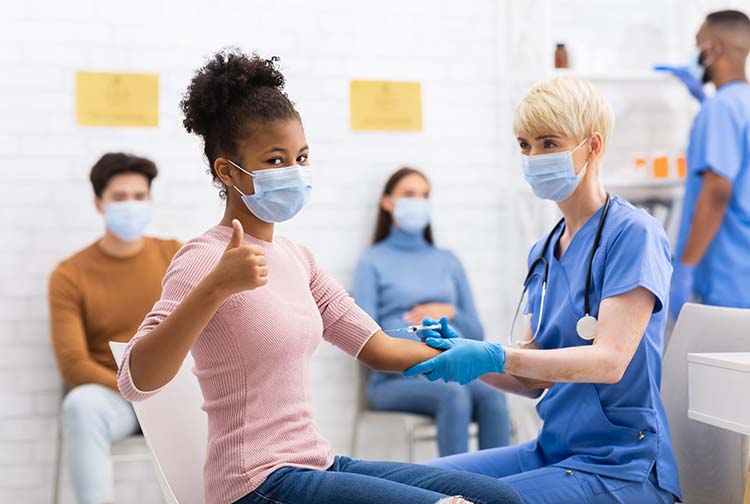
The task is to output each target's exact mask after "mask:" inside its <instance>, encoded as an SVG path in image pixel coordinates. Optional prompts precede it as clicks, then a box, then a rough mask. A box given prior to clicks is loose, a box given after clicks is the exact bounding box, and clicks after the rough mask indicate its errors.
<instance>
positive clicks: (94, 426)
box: [62, 384, 138, 504]
mask: <svg viewBox="0 0 750 504" xmlns="http://www.w3.org/2000/svg"><path fill="white" fill-rule="evenodd" d="M62 424H63V446H64V447H65V460H66V462H67V465H68V468H69V470H70V475H71V480H72V482H73V489H74V491H75V494H76V497H77V499H78V503H79V504H101V503H103V502H114V500H115V496H114V478H113V475H112V461H111V460H110V448H111V446H112V443H113V442H114V441H119V440H121V439H124V438H126V437H128V436H130V435H131V434H133V433H135V432H136V431H137V430H138V421H137V420H136V418H135V412H134V411H133V407H132V406H131V405H130V403H129V402H128V401H126V400H125V399H124V398H123V397H122V396H121V395H120V394H118V393H117V392H115V391H114V390H112V389H110V388H108V387H104V386H103V385H94V384H88V385H81V386H78V387H76V388H74V389H72V390H71V391H70V392H68V394H67V395H66V396H65V399H63V403H62Z"/></svg>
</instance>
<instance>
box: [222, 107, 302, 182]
mask: <svg viewBox="0 0 750 504" xmlns="http://www.w3.org/2000/svg"><path fill="white" fill-rule="evenodd" d="M250 131H251V134H250V135H249V136H248V138H247V139H245V140H242V141H240V142H238V145H237V153H238V157H239V159H232V161H234V162H235V163H237V164H238V165H240V166H241V167H242V168H243V169H244V170H246V171H248V172H254V171H260V170H269V169H272V168H286V167H288V166H294V165H301V166H307V165H309V164H310V160H309V158H308V155H309V151H310V148H309V147H308V146H307V139H306V138H305V130H304V129H303V128H302V123H301V122H300V121H299V120H298V119H290V120H281V121H275V122H271V123H268V124H263V125H258V126H255V127H251V130H250ZM217 165H218V166H217ZM214 166H215V167H216V172H217V174H219V178H220V179H221V180H222V182H224V185H226V186H227V187H230V186H233V185H236V186H237V187H238V188H239V189H240V190H241V191H242V192H243V193H245V194H255V188H254V187H253V181H252V177H250V176H249V175H247V174H245V173H243V172H242V171H240V170H238V169H237V168H235V167H233V166H232V165H231V164H229V163H228V162H226V159H222V158H218V159H217V160H216V163H215V164H214ZM229 194H232V192H231V191H230V193H229Z"/></svg>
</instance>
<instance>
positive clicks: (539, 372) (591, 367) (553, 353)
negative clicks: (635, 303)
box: [505, 345, 624, 383]
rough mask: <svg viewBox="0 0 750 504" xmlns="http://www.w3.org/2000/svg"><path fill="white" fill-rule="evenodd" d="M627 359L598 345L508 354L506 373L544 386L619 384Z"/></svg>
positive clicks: (515, 350) (507, 352)
mask: <svg viewBox="0 0 750 504" xmlns="http://www.w3.org/2000/svg"><path fill="white" fill-rule="evenodd" d="M623 358H624V356H620V355H616V352H614V351H613V350H612V349H607V348H602V347H600V346H598V345H590V346H576V347H568V348H558V349H553V350H541V351H540V350H517V349H507V350H506V361H505V372H506V373H507V374H511V375H515V376H518V377H521V378H526V379H531V380H535V381H541V382H579V383H616V382H618V381H619V380H620V377H621V376H620V375H621V370H623V369H624V366H623V364H622V363H621V362H620V361H621V360H622V359H623Z"/></svg>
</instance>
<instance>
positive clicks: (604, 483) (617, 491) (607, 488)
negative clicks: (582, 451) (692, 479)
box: [427, 443, 675, 504]
mask: <svg viewBox="0 0 750 504" xmlns="http://www.w3.org/2000/svg"><path fill="white" fill-rule="evenodd" d="M527 445H528V443H525V444H522V445H516V446H508V447H505V448H496V449H494V450H484V451H478V452H473V453H464V454H461V455H454V456H452V457H446V458H442V459H438V460H434V461H432V462H428V463H427V465H429V466H430V467H437V468H440V469H450V470H457V471H468V472H470V473H472V474H482V475H485V476H490V477H492V478H499V479H498V481H504V482H506V483H508V484H509V485H510V486H512V487H513V488H514V489H515V490H516V491H517V492H518V493H519V494H520V495H521V496H522V497H523V502H524V504H641V503H649V504H673V503H674V502H675V498H674V495H672V494H671V493H669V492H667V491H666V490H662V489H661V488H659V487H658V486H657V484H656V475H655V474H654V473H653V472H652V473H651V475H650V477H649V478H647V479H646V480H645V481H639V482H635V481H625V480H620V479H617V478H609V477H606V476H601V475H598V474H593V473H588V472H584V471H573V470H568V469H565V468H564V467H557V466H542V467H538V468H536V469H533V470H530V471H525V472H523V470H522V469H521V467H520V466H519V465H518V455H517V452H518V450H523V449H527Z"/></svg>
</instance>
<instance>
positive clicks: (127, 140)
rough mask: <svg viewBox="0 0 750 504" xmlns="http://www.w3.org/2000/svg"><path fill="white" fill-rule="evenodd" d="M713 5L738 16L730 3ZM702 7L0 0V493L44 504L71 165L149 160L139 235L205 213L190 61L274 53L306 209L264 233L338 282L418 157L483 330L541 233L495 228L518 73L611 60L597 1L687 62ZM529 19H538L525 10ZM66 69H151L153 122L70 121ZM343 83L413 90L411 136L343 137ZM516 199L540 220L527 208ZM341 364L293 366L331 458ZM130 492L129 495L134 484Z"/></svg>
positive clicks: (502, 316)
mask: <svg viewBox="0 0 750 504" xmlns="http://www.w3.org/2000/svg"><path fill="white" fill-rule="evenodd" d="M678 3H679V6H680V8H679V10H678ZM729 3H730V4H734V5H736V6H740V7H744V8H748V5H747V4H748V1H747V0H744V1H734V2H729ZM605 5H606V6H605ZM717 6H718V2H714V1H710V2H709V1H700V0H693V1H691V2H678V1H677V0H663V1H661V2H653V1H645V0H607V1H606V2H598V3H597V7H598V8H596V9H594V8H593V6H592V3H591V2H585V1H583V0H567V1H565V2H558V1H554V2H551V1H550V0H472V1H458V0H450V1H448V0H439V1H437V0H361V1H358V2H350V1H345V0H329V1H323V0H316V1H307V2H305V1H302V0H296V1H295V0H276V1H274V2H261V1H258V0H254V1H250V0H216V1H214V2H205V1H202V2H201V1H198V0H184V1H182V2H179V3H174V2H166V1H164V0H156V1H155V0H148V1H146V0H131V1H128V2H114V1H102V0H68V1H55V0H24V1H23V2H6V3H4V5H3V9H2V15H1V16H0V65H2V68H3V70H2V71H0V229H2V239H1V241H0V348H2V350H1V351H0V502H30V503H35V502H49V499H50V496H51V493H52V490H51V484H52V474H53V471H52V465H53V462H54V457H53V454H54V441H55V439H56V429H57V417H56V414H57V406H58V401H59V391H60V380H59V376H58V374H57V371H56V368H55V366H54V360H53V358H52V354H51V350H50V347H49V342H48V330H47V304H46V299H45V295H46V294H45V290H46V281H47V275H48V273H49V271H50V270H51V269H52V268H53V266H54V265H55V263H56V262H57V261H59V260H60V259H62V258H64V257H66V256H67V255H69V254H71V253H72V252H74V251H76V250H78V249H79V248H81V247H83V246H84V245H86V244H88V243H90V242H91V241H93V240H94V239H95V238H96V237H97V236H98V235H99V234H100V231H101V220H100V218H99V217H98V216H97V215H96V214H95V212H94V208H93V205H92V203H91V199H92V195H91V191H90V188H89V185H88V183H87V174H88V170H89V168H90V166H91V164H92V163H93V162H94V161H95V160H96V159H97V158H98V157H99V156H100V155H101V154H102V153H104V152H106V151H108V150H126V151H131V152H135V153H138V154H143V155H146V156H149V157H151V158H153V159H154V160H155V161H156V162H157V163H158V165H159V168H160V170H161V176H160V177H159V179H158V180H157V182H156V183H155V186H154V197H155V200H156V212H157V213H156V221H155V223H154V224H153V226H152V228H151V232H152V233H154V234H158V235H164V236H176V237H179V238H181V239H187V238H189V237H191V236H194V235H196V234H198V233H201V232H202V231H203V230H204V229H205V228H207V227H208V226H210V225H212V224H214V223H215V222H216V221H217V220H218V218H219V216H220V215H221V209H222V204H221V202H220V200H219V199H218V197H217V194H216V191H215V190H214V189H213V187H212V185H211V183H210V180H209V177H208V176H207V175H206V174H205V168H206V167H205V163H204V161H203V160H202V158H201V148H200V145H199V143H198V141H197V139H196V138H193V137H190V136H188V135H187V134H186V133H185V132H184V130H183V129H182V126H181V118H180V115H179V113H178V107H177V103H178V101H179V99H180V95H181V93H182V91H183V90H184V88H185V86H186V85H187V82H188V80H189V78H190V75H191V73H192V72H193V70H194V69H195V68H197V67H198V66H199V65H200V63H201V61H202V59H203V57H205V56H207V55H209V54H211V53H212V52H213V51H215V50H217V49H218V48H220V47H222V46H225V45H236V46H240V47H242V48H243V49H245V50H248V51H249V50H253V49H256V50H258V51H259V52H260V53H261V54H262V55H265V56H271V55H278V56H281V58H282V65H283V67H284V69H285V72H286V76H287V78H288V81H289V85H288V90H289V94H290V96H291V97H292V98H293V99H294V100H295V101H296V103H297V104H298V106H299V109H300V111H301V113H302V116H303V119H304V123H305V127H306V131H307V135H308V140H309V142H310V145H311V147H312V150H311V153H312V156H311V160H312V163H313V166H314V167H315V169H316V187H315V191H314V197H313V200H312V202H311V203H310V206H309V207H308V208H307V209H306V210H305V211H304V212H303V213H302V214H301V215H300V217H299V218H297V219H296V220H295V221H294V222H293V223H291V224H289V225H285V226H283V229H282V232H284V233H285V234H287V235H288V236H290V237H292V238H293V239H296V240H298V241H300V242H302V243H305V244H307V245H309V246H310V247H312V249H313V250H314V251H315V252H316V254H317V256H318V258H319V260H320V261H321V263H322V264H323V265H325V266H326V268H327V269H328V270H329V271H330V273H331V274H332V275H333V276H334V277H336V278H337V279H339V280H340V281H341V282H342V283H343V284H344V285H346V286H349V285H350V282H351V275H352V270H353V267H354V264H355V261H356V259H357V256H358V255H359V254H360V253H361V252H362V251H363V250H364V249H365V248H366V247H367V244H368V239H369V237H370V233H371V229H372V223H373V219H374V215H375V208H376V201H377V195H378V193H379V191H380V190H381V187H382V184H383V182H384V181H385V178H386V177H387V175H388V174H389V173H390V172H391V171H392V170H394V169H395V168H396V167H398V166H399V165H402V164H411V165H415V166H418V167H420V168H422V169H424V170H425V171H426V172H427V173H428V174H429V175H430V177H431V178H432V181H433V186H434V202H435V205H434V207H435V228H436V236H437V241H438V243H439V244H440V245H441V246H446V247H449V248H451V249H453V250H455V251H456V252H457V253H458V254H459V256H460V257H461V258H462V259H463V260H464V264H465V266H466V268H467V270H468V273H469V276H470V279H471V280H472V284H473V287H474V292H475V296H476V298H477V301H478V305H479V308H480V313H481V315H482V319H483V322H484V323H485V325H486V326H487V327H488V328H490V329H489V333H490V335H491V337H494V338H497V337H499V335H500V334H501V333H503V329H504V328H505V327H506V326H507V318H508V310H509V305H510V304H512V303H513V302H514V301H515V299H512V298H513V296H514V295H515V292H516V291H515V288H514V287H515V286H516V285H517V283H518V282H519V281H520V278H521V276H522V275H521V270H522V266H521V265H522V264H523V263H524V260H525V250H526V249H527V248H528V246H529V244H530V241H531V240H532V239H533V237H534V236H535V235H536V234H537V233H538V229H541V228H542V227H543V226H544V222H542V221H541V220H540V221H539V222H536V221H535V222H522V223H519V222H516V221H515V220H514V218H515V217H517V216H519V215H521V213H519V210H518V209H519V208H520V206H524V207H528V206H529V204H527V203H524V202H523V201H522V200H521V199H520V198H518V197H517V196H516V195H515V194H514V191H513V189H512V188H513V187H516V186H517V185H518V184H517V181H518V178H519V177H518V173H517V170H516V166H517V160H516V158H515V155H514V145H513V141H512V138H510V118H511V115H512V106H513V102H514V101H515V99H516V98H517V97H518V95H519V94H520V93H522V92H523V90H524V89H526V88H527V87H528V85H529V83H530V81H526V80H524V79H527V78H532V79H535V78H538V77H539V76H540V75H542V73H543V72H541V71H540V69H541V68H542V67H543V65H544V62H545V61H546V60H547V59H548V58H549V57H550V55H551V52H552V50H553V46H552V45H548V44H547V42H554V41H556V39H555V38H554V37H561V38H562V40H564V41H567V42H569V43H570V44H571V45H572V48H573V49H575V50H576V51H577V55H578V56H579V60H578V61H579V62H580V61H581V60H582V59H583V58H582V56H584V55H585V56H586V58H587V59H589V60H591V61H594V62H597V64H598V65H600V66H601V65H604V64H610V65H611V64H612V56H614V55H616V54H618V52H619V51H620V50H621V49H622V44H623V40H627V39H622V38H620V39H616V37H614V36H613V35H612V33H611V32H610V30H609V27H611V26H612V18H611V17H610V16H611V12H613V11H612V10H611V9H617V12H624V13H627V15H623V16H622V17H619V18H618V19H619V21H618V24H621V23H626V18H627V19H632V20H634V21H632V22H633V23H639V24H640V25H643V24H645V25H647V26H654V27H656V28H657V29H663V30H666V31H665V32H664V33H665V36H664V40H665V41H666V42H665V44H666V45H665V47H664V50H665V54H667V55H668V56H672V57H678V56H682V55H684V54H687V50H688V49H689V48H690V46H691V43H692V30H693V29H694V27H695V26H696V24H697V23H698V22H699V20H700V18H701V16H702V15H703V13H704V12H705V11H706V10H708V9H711V8H716V7H717ZM545 12H546V13H547V15H548V17H547V18H545V17H544V16H540V13H545ZM587 16H588V17H587ZM665 16H667V17H666V18H665ZM540 19H547V22H545V23H541V22H540V21H539V20H540ZM665 19H668V20H669V21H670V22H669V23H667V24H665V23H664V20H665ZM549 20H554V21H556V22H555V23H552V22H549ZM621 28H622V30H618V31H617V33H625V34H627V33H628V32H627V29H628V25H626V24H622V25H621ZM542 31H544V37H541V36H540V34H542ZM528 55H531V56H528ZM650 63H651V62H647V64H649V65H650ZM594 69H596V70H610V69H614V70H617V68H616V67H610V68H598V67H597V68H594ZM77 70H90V71H137V72H158V73H159V74H160V79H161V80H160V84H161V101H160V112H161V116H160V126H159V127H158V128H155V129H137V128H136V129H128V128H110V129H107V128H102V129H95V128H79V127H77V126H76V125H75V124H74V107H75V103H74V75H75V71H77ZM351 79H397V80H418V81H420V82H422V89H423V107H424V119H425V121H424V123H425V130H424V132H422V133H416V134H414V133H409V134H388V133H354V132H352V131H350V130H349V126H348V124H349V123H348V85H349V81H350V80H351ZM639 92H640V93H641V94H642V95H643V96H644V97H647V96H649V94H650V91H649V90H648V89H645V90H641V91H639ZM682 103H684V102H682ZM625 132H626V133H627V126H626V129H625ZM618 133H619V132H618ZM626 137H627V135H623V138H626ZM681 139H682V136H680V135H677V140H675V139H672V140H671V141H673V142H679V141H682V140H681ZM530 206H531V207H532V208H533V209H536V210H534V211H535V212H536V213H535V214H534V215H540V214H539V212H538V208H540V206H539V205H538V204H536V203H533V204H530ZM523 215H526V214H525V213H524V214H523ZM530 229H532V230H533V232H529V230H530ZM332 243H335V244H336V245H335V246H332V245H331V244H332ZM509 294H512V295H511V296H509ZM354 369H355V368H354V364H353V362H351V361H350V360H349V359H347V358H346V357H345V356H343V355H342V354H341V353H340V352H338V351H336V350H335V349H332V348H330V347H327V346H324V347H322V348H321V350H320V351H319V353H318V355H317V356H316V358H315V361H314V365H313V374H312V376H313V380H314V385H315V389H316V399H315V400H316V402H315V405H314V407H315V411H316V414H317V417H318V420H319V423H320V425H321V428H322V430H323V431H324V433H325V434H327V435H328V436H329V437H330V438H331V440H332V442H333V446H334V448H335V449H336V450H337V451H338V452H346V451H347V450H348V442H349V436H350V427H351V415H352V411H353V406H352V405H353V397H354V396H353V394H354V390H353V387H352V386H351V383H352V380H353V377H354ZM118 485H120V486H119V487H118V488H122V485H121V484H120V483H118ZM152 490H153V489H152ZM141 492H142V493H141V494H136V493H133V491H131V494H132V495H145V494H146V493H148V492H149V490H141ZM129 495H130V494H129ZM132 495H131V497H132ZM124 498H125V501H127V497H124Z"/></svg>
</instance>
